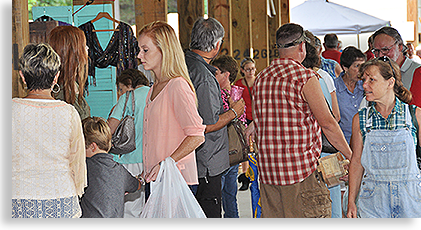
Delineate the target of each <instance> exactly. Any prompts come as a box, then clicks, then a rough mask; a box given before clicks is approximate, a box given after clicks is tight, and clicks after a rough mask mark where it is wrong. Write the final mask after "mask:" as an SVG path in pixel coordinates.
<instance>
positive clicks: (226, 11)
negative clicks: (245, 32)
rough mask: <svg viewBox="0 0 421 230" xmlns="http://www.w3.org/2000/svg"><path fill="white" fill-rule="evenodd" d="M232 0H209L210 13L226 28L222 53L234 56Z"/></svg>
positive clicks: (210, 15)
mask: <svg viewBox="0 0 421 230" xmlns="http://www.w3.org/2000/svg"><path fill="white" fill-rule="evenodd" d="M231 8H232V4H231V0H208V15H209V17H213V18H215V19H216V20H218V21H219V22H220V23H221V24H222V26H223V27H224V30H225V35H224V44H222V47H221V52H220V54H227V55H230V56H232V35H231V34H232V17H231Z"/></svg>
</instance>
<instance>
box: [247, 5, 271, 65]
mask: <svg viewBox="0 0 421 230" xmlns="http://www.w3.org/2000/svg"><path fill="white" fill-rule="evenodd" d="M251 9H252V10H251V35H252V40H251V44H252V48H253V56H252V58H253V59H254V60H255V61H256V69H257V70H256V71H257V72H260V71H262V70H263V69H264V68H266V67H267V66H268V65H269V57H268V56H269V55H268V50H269V39H268V38H269V34H268V16H267V1H266V0H253V1H251Z"/></svg>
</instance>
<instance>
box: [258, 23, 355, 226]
mask: <svg viewBox="0 0 421 230" xmlns="http://www.w3.org/2000/svg"><path fill="white" fill-rule="evenodd" d="M306 40H307V38H306V36H305V34H304V31H303V28H302V27H301V26H300V25H297V24H293V23H289V24H285V25H283V26H281V27H280V28H279V29H278V30H277V32H276V42H277V44H276V45H277V47H278V49H279V54H280V58H279V59H275V60H273V61H272V63H271V64H270V65H269V66H268V67H267V68H266V69H264V70H263V71H262V72H261V73H260V74H259V75H258V76H257V78H256V82H255V83H254V89H253V100H254V103H253V107H254V108H253V111H254V121H255V126H256V127H255V128H256V132H257V142H258V146H259V155H258V157H259V158H258V166H259V174H260V175H259V176H260V177H261V181H260V189H261V190H260V194H261V204H262V217H288V218H290V217H330V216H331V201H330V197H329V190H328V189H327V188H326V185H325V184H324V183H323V182H322V181H321V180H320V178H318V176H316V168H317V159H318V158H319V157H320V152H321V147H322V143H321V129H322V130H323V132H324V134H325V135H326V137H327V138H328V140H329V141H330V142H331V143H332V145H333V146H335V147H336V148H337V149H338V150H339V151H340V152H342V154H343V155H344V156H345V157H346V158H348V159H350V157H351V154H352V152H351V149H350V148H349V146H348V144H347V142H346V140H345V137H344V135H343V133H342V131H341V129H340V127H339V125H338V123H337V122H336V121H335V119H334V118H333V117H332V115H331V114H330V111H329V108H328V106H327V103H326V101H325V98H324V96H323V92H322V90H321V87H320V83H319V80H318V78H317V76H316V75H315V73H314V72H313V71H312V70H309V69H306V68H305V67H303V66H302V65H301V64H300V63H301V62H302V61H303V60H304V58H305V56H306V49H305V42H306Z"/></svg>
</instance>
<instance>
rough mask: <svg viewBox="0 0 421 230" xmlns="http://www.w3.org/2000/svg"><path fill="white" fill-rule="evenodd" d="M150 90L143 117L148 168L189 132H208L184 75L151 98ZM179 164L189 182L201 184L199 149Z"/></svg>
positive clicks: (166, 155) (145, 158) (202, 134)
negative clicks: (198, 160) (197, 161)
mask: <svg viewBox="0 0 421 230" xmlns="http://www.w3.org/2000/svg"><path fill="white" fill-rule="evenodd" d="M152 90H153V87H151V89H150V90H149V93H148V96H147V102H146V107H145V110H144V117H143V119H144V120H143V163H144V167H145V169H144V170H145V172H147V173H149V172H150V171H151V169H152V167H153V166H154V165H156V164H158V163H159V162H160V161H162V160H164V159H165V158H167V157H169V156H170V155H171V154H172V153H173V152H174V151H175V150H176V149H177V147H178V146H179V145H180V144H181V142H182V141H183V140H184V138H186V137H187V136H204V131H205V127H206V126H205V125H203V124H202V122H203V120H202V118H201V117H200V116H199V113H198V111H197V106H196V102H195V96H194V93H193V91H192V90H191V89H190V86H189V84H188V83H187V81H186V80H185V79H183V78H182V77H177V78H173V79H171V80H170V81H169V82H168V83H167V85H166V86H165V87H164V88H163V89H162V91H161V92H160V93H159V94H158V95H157V96H156V97H155V99H154V100H153V101H151V99H150V98H151V94H152ZM177 167H178V169H179V170H180V172H181V174H182V175H183V177H184V179H185V180H186V182H187V184H189V185H193V184H198V179H197V165H196V155H195V152H194V151H193V152H191V153H190V154H189V155H187V156H186V157H184V158H183V159H181V160H180V161H179V162H178V163H177Z"/></svg>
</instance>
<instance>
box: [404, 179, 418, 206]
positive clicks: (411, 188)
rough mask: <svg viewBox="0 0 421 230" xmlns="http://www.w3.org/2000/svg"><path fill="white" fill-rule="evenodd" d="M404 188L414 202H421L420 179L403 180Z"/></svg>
mask: <svg viewBox="0 0 421 230" xmlns="http://www.w3.org/2000/svg"><path fill="white" fill-rule="evenodd" d="M405 189H406V191H407V192H408V195H409V197H411V198H412V199H413V200H414V201H416V202H421V180H414V181H407V182H405Z"/></svg>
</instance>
